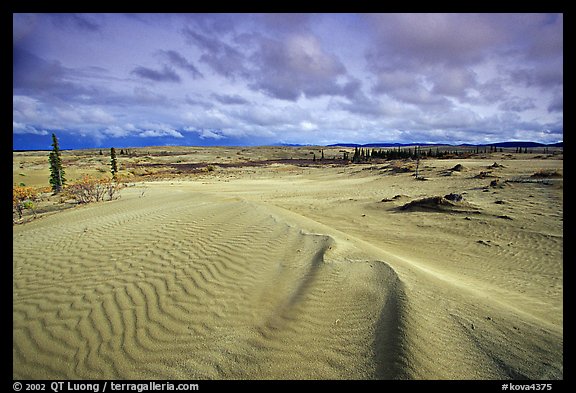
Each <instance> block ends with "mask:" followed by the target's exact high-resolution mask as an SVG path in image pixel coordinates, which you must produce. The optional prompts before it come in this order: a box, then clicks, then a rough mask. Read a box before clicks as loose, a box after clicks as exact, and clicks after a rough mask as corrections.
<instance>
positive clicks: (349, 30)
mask: <svg viewBox="0 0 576 393" xmlns="http://www.w3.org/2000/svg"><path fill="white" fill-rule="evenodd" d="M52 133H55V134H56V135H57V136H58V139H59V141H60V147H61V148H63V149H72V148H90V147H112V146H114V147H137V146H158V145H222V146H223V145H242V146H252V145H271V144H282V143H284V144H311V145H327V144H333V143H338V142H345V143H378V142H388V143H394V142H398V143H412V142H418V143H450V144H460V143H473V144H488V143H494V142H501V141H535V142H541V143H555V142H559V141H563V15H562V14H510V13H509V14H486V13H484V14H414V13H410V14H345V13H338V14H268V13H266V14H13V148H14V149H50V145H51V143H52V140H51V134H52Z"/></svg>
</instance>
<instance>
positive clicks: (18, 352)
mask: <svg viewBox="0 0 576 393" xmlns="http://www.w3.org/2000/svg"><path fill="white" fill-rule="evenodd" d="M137 194H138V192H132V193H128V192H127V193H125V194H124V195H123V197H122V199H121V200H119V201H117V202H113V203H108V204H102V205H95V206H86V207H84V208H81V209H78V210H72V211H66V212H62V213H60V214H57V215H53V216H50V217H46V218H45V219H44V220H42V222H41V221H38V222H33V223H31V224H28V225H27V226H26V227H23V228H15V233H14V273H15V283H14V339H15V347H14V370H15V375H14V377H15V378H19V379H20V378H22V379H24V378H43V377H46V378H48V377H50V378H66V379H74V378H82V379H85V378H129V379H135V378H259V377H266V378H283V377H286V376H289V377H292V378H373V377H392V376H393V373H394V372H395V371H394V364H393V363H394V362H393V360H394V357H393V356H391V353H393V351H394V349H393V348H394V346H395V342H396V339H395V338H394V335H395V334H397V332H396V323H397V321H396V320H397V316H396V315H395V314H396V313H397V309H396V308H397V307H396V305H395V303H396V302H397V299H396V297H397V296H398V293H397V292H398V291H399V289H398V286H397V281H398V280H397V277H396V275H395V274H394V272H393V271H392V270H391V269H390V268H389V267H388V266H387V265H385V264H384V263H383V262H380V261H369V260H365V259H362V256H361V255H360V254H358V255H354V254H348V253H343V252H342V251H338V247H339V246H338V243H337V242H336V241H334V239H333V238H331V237H330V236H328V235H325V234H312V233H307V232H306V231H304V230H302V229H301V228H299V227H298V226H297V225H296V226H295V225H294V224H292V223H290V222H289V221H286V220H283V219H282V218H281V217H278V215H277V213H276V214H274V215H272V214H270V213H269V212H268V211H267V210H266V208H265V207H263V206H260V205H256V204H254V203H249V202H246V201H242V200H229V199H228V200H220V198H215V197H214V195H197V194H192V193H190V192H180V191H175V192H169V193H167V192H165V191H162V190H160V189H156V188H154V190H150V191H148V193H147V194H146V196H145V197H143V198H140V197H139V196H138V195H137ZM20 229H24V230H23V231H22V230H20ZM30 242H33V243H34V248H33V249H30V248H29V247H27V245H29V243H30ZM333 249H335V251H333ZM335 252H338V253H339V254H341V255H338V256H335V257H334V256H332V255H333V254H334V253H335ZM351 257H354V258H356V259H355V260H354V261H352V260H350V259H349V258H351ZM357 284H360V285H357ZM375 332H378V334H377V335H376V336H377V339H375V338H374V337H375ZM376 343H378V345H376ZM375 358H378V359H381V360H380V361H378V362H375V361H374V359H375ZM350 359H354V361H353V362H350ZM376 363H378V367H376V366H375V364H376Z"/></svg>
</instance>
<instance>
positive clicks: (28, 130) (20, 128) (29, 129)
mask: <svg viewBox="0 0 576 393" xmlns="http://www.w3.org/2000/svg"><path fill="white" fill-rule="evenodd" d="M12 131H13V132H14V134H34V135H48V131H46V130H41V129H40V130H39V129H37V128H36V127H34V126H31V125H29V124H22V123H18V122H15V121H13V122H12Z"/></svg>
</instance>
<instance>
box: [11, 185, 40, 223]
mask: <svg viewBox="0 0 576 393" xmlns="http://www.w3.org/2000/svg"><path fill="white" fill-rule="evenodd" d="M39 195H40V191H39V190H38V189H36V188H34V187H27V186H14V187H13V188H12V213H16V214H17V215H18V219H21V218H22V214H23V213H24V210H25V209H30V210H32V212H34V208H35V205H34V201H36V200H38V198H39Z"/></svg>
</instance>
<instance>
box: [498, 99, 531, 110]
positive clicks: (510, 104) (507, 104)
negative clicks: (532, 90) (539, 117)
mask: <svg viewBox="0 0 576 393" xmlns="http://www.w3.org/2000/svg"><path fill="white" fill-rule="evenodd" d="M498 108H499V109H501V110H503V111H512V112H524V111H527V110H528V109H533V108H536V105H535V104H534V99H532V98H530V97H512V98H510V99H508V100H506V101H504V102H502V103H501V104H500V105H499V106H498Z"/></svg>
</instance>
